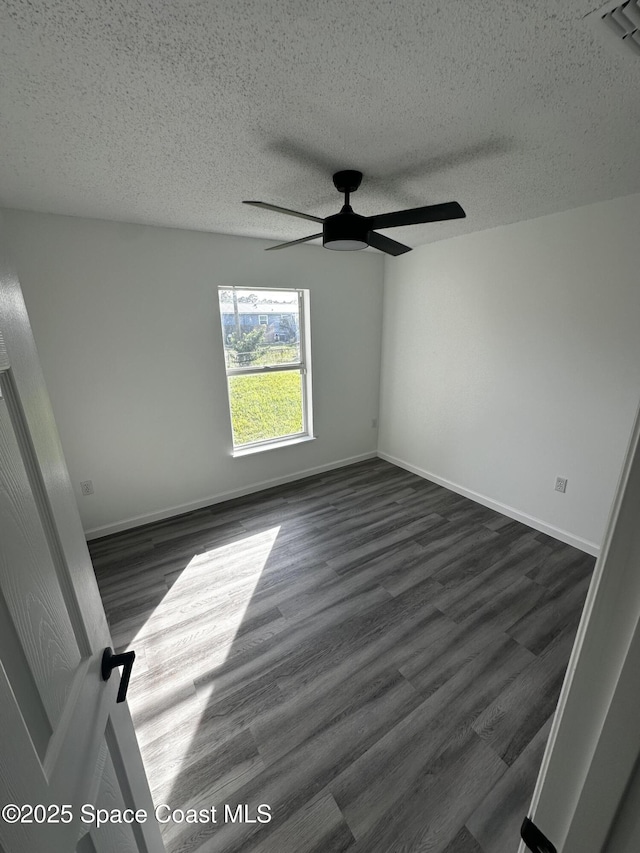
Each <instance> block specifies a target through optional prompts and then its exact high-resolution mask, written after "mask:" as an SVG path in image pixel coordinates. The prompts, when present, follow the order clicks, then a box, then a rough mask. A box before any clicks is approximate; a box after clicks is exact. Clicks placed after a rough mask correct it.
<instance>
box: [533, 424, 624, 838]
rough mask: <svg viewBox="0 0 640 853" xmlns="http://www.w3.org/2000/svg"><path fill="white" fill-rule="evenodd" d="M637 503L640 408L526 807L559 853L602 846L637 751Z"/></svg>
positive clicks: (615, 814) (608, 832) (607, 835)
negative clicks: (528, 803)
mask: <svg viewBox="0 0 640 853" xmlns="http://www.w3.org/2000/svg"><path fill="white" fill-rule="evenodd" d="M639 510H640V408H639V409H638V411H637V413H636V418H635V421H634V425H633V429H632V432H631V438H630V441H629V445H628V449H627V453H626V457H625V461H624V464H623V467H622V471H621V474H620V479H619V481H618V486H617V489H616V494H615V498H614V501H613V504H612V508H611V511H610V515H609V521H608V524H607V529H606V533H605V537H604V541H603V545H602V548H601V551H600V556H599V557H598V559H597V561H596V566H595V569H594V573H593V577H592V580H591V585H590V587H589V591H588V593H587V598H586V603H585V606H584V610H583V613H582V618H581V620H580V624H579V626H578V631H577V635H576V640H575V643H574V646H573V650H572V653H571V657H570V659H569V664H568V667H567V672H566V674H565V679H564V683H563V686H562V690H561V693H560V698H559V700H558V705H557V708H556V712H555V715H554V719H553V724H552V728H551V732H550V735H549V740H548V742H547V747H546V750H545V753H544V756H543V759H542V764H541V767H540V772H539V775H538V779H537V782H536V786H535V790H534V793H533V798H532V802H531V807H530V809H529V817H530V818H531V819H532V820H533V822H534V823H535V824H536V825H537V826H538V827H539V829H540V830H541V831H542V832H543V833H544V835H546V836H547V838H548V839H549V840H550V841H551V842H553V844H554V845H555V846H556V848H557V849H558V851H559V853H581V852H582V851H584V850H594V851H595V850H598V851H603V850H605V845H606V843H607V839H608V837H609V836H610V833H611V831H612V829H613V826H614V825H615V821H616V816H617V812H618V809H619V806H620V804H621V802H622V800H623V797H624V794H625V790H626V788H627V785H628V784H629V781H630V779H631V777H632V773H633V770H634V766H635V763H636V760H637V759H638V756H640V726H639V725H638V714H639V713H640V710H639V709H640V686H639V684H640V682H639V679H638V672H640V517H639V516H640V513H639ZM519 853H526V848H525V846H524V844H523V843H522V842H521V843H520V847H519Z"/></svg>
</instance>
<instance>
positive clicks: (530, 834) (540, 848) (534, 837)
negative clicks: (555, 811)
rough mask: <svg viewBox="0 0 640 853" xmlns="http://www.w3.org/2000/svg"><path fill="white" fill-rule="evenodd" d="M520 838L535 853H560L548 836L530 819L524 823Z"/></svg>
mask: <svg viewBox="0 0 640 853" xmlns="http://www.w3.org/2000/svg"><path fill="white" fill-rule="evenodd" d="M520 837H521V838H522V840H523V841H524V843H525V844H526V845H527V847H528V848H529V850H532V851H533V853H558V851H557V850H556V848H555V846H554V845H553V844H552V843H551V842H550V841H549V839H548V838H547V837H546V835H544V834H543V833H542V832H541V831H540V830H539V829H538V827H537V826H536V825H535V823H533V821H531V820H529V818H528V817H525V819H524V820H523V821H522V826H521V827H520Z"/></svg>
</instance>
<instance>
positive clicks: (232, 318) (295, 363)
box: [218, 287, 312, 451]
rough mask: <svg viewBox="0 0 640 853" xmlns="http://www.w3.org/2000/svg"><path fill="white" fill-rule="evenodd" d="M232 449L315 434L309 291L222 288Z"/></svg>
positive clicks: (262, 446) (265, 445) (220, 298)
mask: <svg viewBox="0 0 640 853" xmlns="http://www.w3.org/2000/svg"><path fill="white" fill-rule="evenodd" d="M218 303H219V307H220V322H221V325H222V339H223V343H224V358H225V365H226V371H227V385H228V389H229V410H230V416H231V429H232V433H233V448H234V451H244V450H247V451H249V450H256V451H257V450H261V449H267V448H268V447H270V446H274V445H281V444H283V443H287V442H289V441H290V442H292V443H293V442H294V441H299V440H304V439H305V438H311V437H312V427H311V421H312V418H311V373H310V356H309V335H308V325H307V324H308V312H309V291H307V290H298V289H281V290H266V289H264V290H263V289H261V288H256V289H248V288H240V287H230V288H225V287H219V288H218Z"/></svg>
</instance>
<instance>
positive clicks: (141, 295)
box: [5, 211, 384, 533]
mask: <svg viewBox="0 0 640 853" xmlns="http://www.w3.org/2000/svg"><path fill="white" fill-rule="evenodd" d="M5 223H6V226H7V231H8V238H9V239H8V243H9V246H10V249H11V251H12V254H13V260H14V262H15V264H16V265H17V268H18V273H19V276H20V280H21V283H22V287H23V291H24V296H25V301H26V304H27V309H28V311H29V315H30V318H31V323H32V326H33V331H34V336H35V339H36V344H37V346H38V351H39V354H40V359H41V362H42V366H43V370H44V374H45V380H46V382H47V386H48V388H49V393H50V396H51V400H52V404H53V409H54V413H55V416H56V420H57V423H58V428H59V431H60V435H61V440H62V445H63V449H64V451H65V455H66V458H67V464H68V467H69V471H70V474H71V479H72V481H73V485H74V488H75V490H76V494H77V497H78V504H79V506H80V512H81V515H82V520H83V524H84V526H85V530H87V531H89V532H91V531H93V532H94V533H95V532H100V533H105V532H109V531H111V530H113V529H116V528H118V527H120V526H127V524H128V523H129V522H131V521H132V520H137V521H138V523H140V522H141V521H144V520H150V518H154V517H161V516H163V515H165V514H171V513H172V512H174V511H176V508H180V509H183V510H186V509H189V508H191V507H193V506H196V505H204V504H207V503H210V502H212V501H214V500H216V499H219V498H220V497H223V496H232V495H233V494H240V493H243V492H245V491H250V490H252V489H253V488H254V487H255V486H256V485H259V484H263V483H265V482H266V481H272V480H275V481H282V480H286V479H289V478H293V477H295V476H296V475H298V474H300V473H301V472H305V471H309V470H313V469H318V468H323V467H331V466H334V465H336V464H339V463H341V462H344V461H345V460H354V461H355V460H356V459H358V458H360V457H363V456H365V455H367V454H368V455H375V450H376V444H377V430H375V429H373V428H372V425H371V422H372V419H373V418H376V417H377V416H378V392H379V370H380V337H381V322H382V289H383V269H384V267H383V262H382V258H381V257H380V256H379V255H377V254H374V253H369V252H364V253H357V254H356V253H353V254H348V253H346V254H345V253H342V252H341V253H332V252H328V251H326V250H323V249H321V248H319V247H315V246H300V247H294V248H291V249H288V250H286V251H282V252H273V253H269V254H268V255H265V253H264V249H265V247H266V246H267V245H270V244H269V243H267V242H265V241H263V240H254V239H248V238H240V237H227V236H222V235H214V234H205V233H197V232H190V231H180V230H174V229H166V228H154V227H148V226H136V225H126V224H117V223H112V222H103V221H99V220H88V219H79V218H71V217H65V216H49V215H44V214H34V213H24V212H18V211H7V212H6V213H5ZM218 285H226V286H230V285H240V286H243V287H259V286H262V287H278V286H283V287H303V288H309V290H310V291H311V294H310V299H311V341H312V363H313V392H314V422H315V433H316V435H317V437H318V438H317V440H316V441H311V442H308V443H305V444H301V445H297V446H292V447H288V448H283V449H279V450H270V451H267V452H265V453H260V454H256V455H252V456H248V457H244V458H237V459H233V458H232V457H231V427H230V423H229V415H228V408H227V398H226V378H225V374H224V363H223V351H222V338H221V333H220V321H219V315H218V314H217V310H218V309H217V292H216V287H217V286H218ZM89 479H90V480H93V483H94V487H95V494H94V495H92V496H90V497H82V496H81V495H80V489H79V483H80V481H82V480H89ZM229 493H231V494H229Z"/></svg>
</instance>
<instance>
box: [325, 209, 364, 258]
mask: <svg viewBox="0 0 640 853" xmlns="http://www.w3.org/2000/svg"><path fill="white" fill-rule="evenodd" d="M369 230H370V225H369V218H368V217H367V216H360V214H359V213H354V212H353V211H352V210H345V209H344V208H343V209H342V210H341V211H340V213H336V214H334V216H327V218H326V219H325V220H324V224H323V227H322V245H323V246H324V247H325V248H326V249H341V250H343V251H354V250H357V249H366V248H367V246H368V245H369V239H368V234H369Z"/></svg>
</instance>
